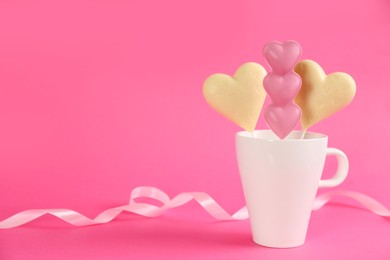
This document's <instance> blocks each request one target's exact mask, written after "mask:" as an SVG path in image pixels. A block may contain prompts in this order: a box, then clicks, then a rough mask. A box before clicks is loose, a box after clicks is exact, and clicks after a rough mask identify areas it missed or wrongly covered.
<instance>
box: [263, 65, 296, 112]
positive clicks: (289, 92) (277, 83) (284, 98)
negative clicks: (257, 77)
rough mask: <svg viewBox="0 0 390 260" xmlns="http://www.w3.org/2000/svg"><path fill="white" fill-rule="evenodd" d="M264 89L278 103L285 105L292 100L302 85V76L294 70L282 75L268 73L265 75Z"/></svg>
mask: <svg viewBox="0 0 390 260" xmlns="http://www.w3.org/2000/svg"><path fill="white" fill-rule="evenodd" d="M263 84H264V89H265V91H266V92H267V93H268V95H270V97H271V98H272V102H273V103H274V104H277V105H285V104H287V103H289V102H291V101H292V100H293V99H294V97H295V96H296V95H297V93H298V91H299V89H300V87H301V78H300V77H299V76H298V75H297V74H296V73H294V72H289V73H287V74H284V75H282V76H280V75H277V74H275V73H268V74H267V76H265V78H264V81H263Z"/></svg>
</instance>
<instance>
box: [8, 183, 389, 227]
mask: <svg viewBox="0 0 390 260" xmlns="http://www.w3.org/2000/svg"><path fill="white" fill-rule="evenodd" d="M335 197H348V198H350V199H353V200H355V201H357V202H359V203H360V204H361V205H362V206H363V208H365V209H367V210H369V211H371V212H373V213H374V214H376V215H379V216H382V217H386V218H388V217H390V210H389V209H388V208H386V207H385V206H383V205H382V204H381V203H379V202H378V201H376V200H374V199H373V198H371V197H369V196H367V195H364V194H362V193H358V192H354V191H332V192H328V193H324V194H322V195H319V196H318V197H317V198H316V199H315V201H314V205H313V210H318V209H320V208H322V207H323V206H324V205H326V204H327V203H328V202H329V201H331V200H333V199H334V198H335ZM141 198H147V199H154V200H156V201H158V202H160V203H161V206H156V205H153V204H151V203H144V202H142V203H141V202H136V200H137V199H141ZM191 200H195V201H196V202H198V203H199V205H200V206H201V207H202V208H203V209H204V210H205V211H206V212H207V213H209V214H210V215H211V216H212V217H213V218H215V219H217V220H223V221H228V220H244V219H247V218H248V210H247V208H246V207H243V208H241V209H240V210H238V211H237V212H236V213H234V214H233V215H230V214H229V213H228V212H226V211H225V210H224V209H223V208H222V207H221V206H220V205H219V204H218V203H217V202H216V201H215V200H214V199H213V198H212V197H211V196H210V195H208V194H207V193H204V192H184V193H180V194H179V195H177V196H176V197H174V198H172V199H171V198H169V196H168V195H167V194H166V193H165V192H163V191H162V190H160V189H158V188H155V187H137V188H135V189H134V190H133V191H132V192H131V196H130V202H129V204H127V205H124V206H119V207H115V208H110V209H107V210H105V211H103V212H102V213H100V214H99V215H98V216H97V217H95V218H94V219H90V218H88V217H86V216H84V215H82V214H80V213H79V212H76V211H74V210H70V209H30V210H25V211H22V212H19V213H17V214H15V215H13V216H11V217H9V218H7V219H5V220H3V221H0V228H3V229H5V228H15V227H19V226H21V225H24V224H27V223H29V222H31V221H33V220H34V219H37V218H39V217H41V216H43V215H46V214H49V215H53V216H55V217H57V218H59V219H62V220H63V221H65V222H67V223H69V224H71V225H73V226H78V227H81V226H90V225H97V224H105V223H108V222H110V221H112V220H114V219H115V218H116V217H117V216H118V215H119V214H121V213H122V212H123V211H126V212H131V213H135V214H138V215H142V216H145V217H158V216H161V215H162V214H164V213H165V212H166V211H167V210H168V209H172V208H176V207H180V206H182V205H184V204H186V203H188V202H189V201H191Z"/></svg>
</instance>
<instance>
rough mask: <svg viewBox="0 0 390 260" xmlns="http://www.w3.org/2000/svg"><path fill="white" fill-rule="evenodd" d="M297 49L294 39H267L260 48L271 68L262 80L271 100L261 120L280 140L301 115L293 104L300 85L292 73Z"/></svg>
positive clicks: (297, 54)
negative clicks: (279, 40)
mask: <svg viewBox="0 0 390 260" xmlns="http://www.w3.org/2000/svg"><path fill="white" fill-rule="evenodd" d="M301 52H302V51H301V46H300V45H299V43H297V42H295V41H287V42H284V43H281V42H275V41H274V42H270V43H268V44H267V45H266V46H265V47H264V50H263V54H264V57H265V58H266V59H267V62H268V64H269V65H270V67H271V69H272V72H271V73H269V74H268V75H267V76H266V77H265V78H264V82H263V83H264V88H265V90H266V92H267V94H268V95H269V96H270V97H271V101H272V102H271V104H270V105H269V106H268V107H267V109H266V112H265V121H266V122H267V124H268V126H269V127H270V128H271V130H272V131H273V132H274V133H275V134H276V135H277V136H278V137H279V138H280V139H284V138H285V137H286V136H287V135H288V134H289V133H290V132H291V131H292V130H293V129H294V127H295V125H296V124H297V123H298V122H299V118H300V116H301V110H300V109H299V107H298V106H297V105H296V104H294V97H295V95H296V94H297V93H298V90H299V89H300V87H301V78H300V77H299V76H298V74H296V73H295V72H294V66H295V64H296V62H297V61H298V59H299V57H300V56H301Z"/></svg>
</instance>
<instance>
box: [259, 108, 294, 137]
mask: <svg viewBox="0 0 390 260" xmlns="http://www.w3.org/2000/svg"><path fill="white" fill-rule="evenodd" d="M264 117H265V120H266V121H267V124H268V126H269V127H270V128H271V130H272V131H273V132H274V133H275V134H276V135H277V136H278V137H279V138H280V139H284V138H285V137H286V136H287V135H288V134H289V133H290V132H291V131H292V130H293V129H294V127H295V126H296V124H297V123H298V121H299V119H300V117H301V110H300V109H299V107H298V106H297V105H295V104H294V103H288V104H287V105H285V106H277V105H275V104H271V105H269V106H268V107H267V108H266V110H265V115H264Z"/></svg>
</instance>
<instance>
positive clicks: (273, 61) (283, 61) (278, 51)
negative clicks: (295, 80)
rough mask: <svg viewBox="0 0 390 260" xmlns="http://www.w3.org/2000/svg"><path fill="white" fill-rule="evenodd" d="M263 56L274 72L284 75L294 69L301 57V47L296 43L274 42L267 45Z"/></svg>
mask: <svg viewBox="0 0 390 260" xmlns="http://www.w3.org/2000/svg"><path fill="white" fill-rule="evenodd" d="M263 54H264V57H265V58H266V60H267V62H268V64H269V65H270V66H271V68H272V70H273V72H275V73H277V74H279V75H283V74H285V73H287V72H289V71H291V70H293V69H294V66H295V64H296V63H297V62H298V60H299V58H300V57H301V46H300V45H299V43H297V42H296V41H286V42H283V43H282V42H277V41H272V42H270V43H268V44H267V45H265V47H264V50H263Z"/></svg>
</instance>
